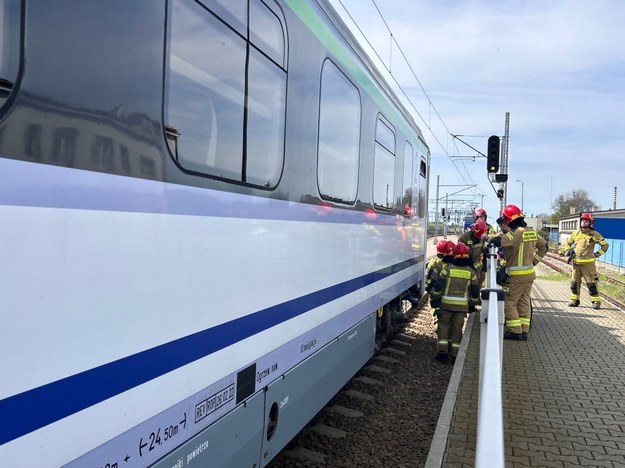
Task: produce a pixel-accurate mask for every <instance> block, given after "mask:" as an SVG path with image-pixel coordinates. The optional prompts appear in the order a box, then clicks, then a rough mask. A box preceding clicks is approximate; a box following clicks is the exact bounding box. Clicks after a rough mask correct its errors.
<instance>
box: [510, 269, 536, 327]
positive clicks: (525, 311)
mask: <svg viewBox="0 0 625 468" xmlns="http://www.w3.org/2000/svg"><path fill="white" fill-rule="evenodd" d="M534 278H535V275H527V276H522V275H520V276H508V281H507V282H506V287H507V288H508V291H507V292H506V302H505V304H504V312H505V314H506V331H508V332H510V333H514V334H521V333H522V332H525V333H527V332H529V329H530V316H531V305H530V296H531V294H532V285H533V284H534Z"/></svg>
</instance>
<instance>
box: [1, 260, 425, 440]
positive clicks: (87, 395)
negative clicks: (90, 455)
mask: <svg viewBox="0 0 625 468" xmlns="http://www.w3.org/2000/svg"><path fill="white" fill-rule="evenodd" d="M421 261H423V258H413V259H411V260H407V261H404V262H401V263H398V264H396V265H393V266H391V267H387V268H384V269H381V270H378V271H376V272H374V273H369V274H366V275H363V276H361V277H359V278H354V279H352V280H349V281H345V282H343V283H339V284H336V285H334V286H330V287H328V288H325V289H322V290H320V291H316V292H314V293H310V294H307V295H305V296H302V297H298V298H296V299H292V300H290V301H287V302H284V303H282V304H278V305H276V306H273V307H269V308H267V309H264V310H261V311H258V312H255V313H253V314H250V315H247V316H245V317H241V318H239V319H236V320H233V321H231V322H228V323H224V324H222V325H219V326H216V327H213V328H209V329H207V330H203V331H200V332H198V333H195V334H193V335H189V336H186V337H184V338H180V339H177V340H175V341H171V342H169V343H165V344H163V345H160V346H157V347H155V348H152V349H148V350H146V351H143V352H140V353H137V354H134V355H132V356H128V357H125V358H123V359H119V360H117V361H114V362H110V363H108V364H104V365H102V366H99V367H96V368H93V369H89V370H87V371H84V372H81V373H79V374H75V375H72V376H70V377H66V378H64V379H61V380H57V381H56V382H51V383H49V384H47V385H43V386H41V387H37V388H34V389H32V390H28V391H26V392H23V393H20V394H17V395H14V396H12V397H9V398H6V399H4V400H0V421H2V425H1V426H0V445H2V444H4V443H7V442H10V441H11V440H14V439H17V438H18V437H21V436H23V435H25V434H28V433H29V432H32V431H35V430H37V429H40V428H42V427H44V426H46V425H48V424H51V423H53V422H55V421H58V420H60V419H63V418H65V417H67V416H70V415H72V414H74V413H77V412H78V411H81V410H83V409H85V408H88V407H90V406H92V405H95V404H97V403H100V402H102V401H104V400H107V399H109V398H112V397H114V396H116V395H118V394H120V393H122V392H125V391H127V390H130V389H132V388H134V387H137V386H139V385H142V384H144V383H146V382H148V381H150V380H152V379H155V378H157V377H160V376H162V375H164V374H166V373H168V372H171V371H173V370H175V369H178V368H180V367H182V366H184V365H187V364H189V363H191V362H194V361H196V360H198V359H201V358H203V357H206V356H208V355H210V354H212V353H214V352H216V351H219V350H220V349H223V348H225V347H227V346H230V345H232V344H235V343H237V342H239V341H241V340H244V339H246V338H248V337H250V336H253V335H255V334H257V333H260V332H262V331H264V330H267V329H269V328H271V327H273V326H275V325H278V324H280V323H282V322H285V321H287V320H290V319H292V318H294V317H297V316H298V315H301V314H304V313H306V312H308V311H309V310H312V309H314V308H316V307H319V306H322V305H324V304H326V303H328V302H330V301H333V300H335V299H338V298H340V297H342V296H345V295H347V294H349V293H351V292H354V291H356V290H358V289H360V288H363V287H365V286H368V285H370V284H373V283H375V282H376V281H379V280H381V279H384V278H386V277H388V276H390V275H393V274H395V273H398V272H400V271H402V270H404V269H406V268H408V267H410V266H412V265H415V264H417V263H419V262H421Z"/></svg>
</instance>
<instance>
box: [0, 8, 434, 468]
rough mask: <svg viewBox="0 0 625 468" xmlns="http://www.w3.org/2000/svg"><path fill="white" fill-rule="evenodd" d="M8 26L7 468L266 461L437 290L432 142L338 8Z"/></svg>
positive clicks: (51, 19) (1, 215)
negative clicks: (403, 303)
mask: <svg viewBox="0 0 625 468" xmlns="http://www.w3.org/2000/svg"><path fill="white" fill-rule="evenodd" d="M0 23H2V30H1V32H0V53H1V55H0V265H1V266H0V297H2V307H1V308H0V319H1V324H2V325H1V326H0V460H2V461H3V465H6V466H15V467H17V466H25V467H26V466H28V467H31V466H61V465H68V466H93V467H121V466H124V467H137V466H148V465H152V464H156V465H157V466H168V467H170V466H189V465H196V466H250V467H253V466H265V465H266V464H267V463H269V461H270V460H271V459H272V458H273V457H274V456H275V455H276V454H277V453H278V452H279V451H280V450H281V449H282V448H283V447H284V446H285V445H286V444H287V443H288V441H289V440H290V439H291V438H292V437H293V436H294V435H295V434H296V433H297V432H298V431H299V430H300V429H301V428H302V427H303V426H304V425H305V424H306V423H307V422H308V421H309V420H310V419H311V418H312V417H313V416H314V415H315V414H316V412H317V411H319V409H320V408H321V407H322V406H323V405H324V404H325V403H326V402H327V401H328V400H329V399H330V398H331V397H332V396H333V395H334V394H335V393H336V392H337V391H338V390H339V389H340V388H341V387H342V386H343V385H344V384H345V383H346V382H347V381H348V380H349V378H351V377H352V376H353V375H354V374H355V373H356V372H357V371H358V369H359V368H360V367H361V366H362V365H363V364H364V363H365V362H366V361H367V360H368V359H369V358H370V357H371V356H372V354H373V352H374V347H375V337H376V332H379V329H380V326H381V324H383V322H384V318H385V317H387V316H388V314H389V313H390V310H391V305H392V304H394V303H396V301H397V300H398V298H399V297H400V296H401V295H402V294H405V293H406V292H407V291H410V294H411V295H412V296H418V295H419V294H420V293H422V287H423V285H422V280H423V272H424V256H425V235H426V226H427V219H426V216H427V189H428V172H429V150H428V147H427V145H426V143H425V141H424V138H423V136H422V134H421V132H420V131H419V129H418V127H417V126H416V124H415V123H414V121H413V119H412V118H411V117H410V114H409V113H408V112H407V111H406V109H405V108H404V107H403V106H402V105H401V103H400V101H399V100H398V98H397V97H396V96H395V95H394V94H393V92H392V90H391V88H390V86H389V85H388V84H386V83H385V81H384V80H383V78H382V77H381V76H380V74H379V73H378V72H377V71H376V69H375V67H374V66H373V64H372V63H371V62H370V61H369V59H368V58H367V56H366V54H365V53H364V52H363V51H362V49H361V48H360V47H359V46H358V44H357V43H356V41H355V39H354V38H353V37H352V36H351V35H350V33H349V31H348V29H347V27H346V26H345V25H344V24H343V22H342V21H341V20H340V18H339V16H338V15H337V14H336V12H335V11H334V10H333V8H332V7H331V5H330V4H329V3H328V2H327V1H326V0H240V1H224V0H167V1H165V0H162V1H154V0H136V1H133V2H128V1H125V0H113V1H107V2H102V1H96V0H85V1H81V2H75V1H70V0H58V1H55V2H50V1H49V0H21V1H20V0H0ZM378 310H381V311H383V314H382V316H383V319H381V318H380V317H379V315H380V314H378Z"/></svg>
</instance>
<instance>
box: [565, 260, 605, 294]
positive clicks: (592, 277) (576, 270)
mask: <svg viewBox="0 0 625 468" xmlns="http://www.w3.org/2000/svg"><path fill="white" fill-rule="evenodd" d="M582 278H584V281H586V286H588V294H589V295H590V300H591V301H592V302H599V303H601V296H599V289H598V288H597V284H598V283H599V276H598V275H597V268H596V267H595V262H588V263H573V269H572V271H571V300H572V301H576V302H579V295H580V291H581V289H582Z"/></svg>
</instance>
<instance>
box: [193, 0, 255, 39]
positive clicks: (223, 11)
mask: <svg viewBox="0 0 625 468" xmlns="http://www.w3.org/2000/svg"><path fill="white" fill-rule="evenodd" d="M200 2H201V3H202V4H204V6H206V7H207V8H209V9H210V10H212V11H213V12H214V13H215V14H216V15H217V16H218V17H219V18H222V19H223V20H224V21H225V22H226V23H227V24H228V25H229V26H230V27H231V28H233V29H235V30H236V31H237V32H238V33H239V34H241V36H247V0H238V1H232V0H200Z"/></svg>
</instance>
